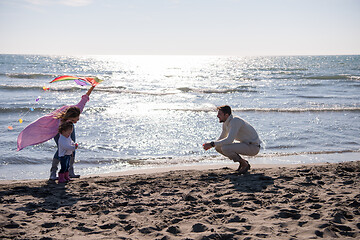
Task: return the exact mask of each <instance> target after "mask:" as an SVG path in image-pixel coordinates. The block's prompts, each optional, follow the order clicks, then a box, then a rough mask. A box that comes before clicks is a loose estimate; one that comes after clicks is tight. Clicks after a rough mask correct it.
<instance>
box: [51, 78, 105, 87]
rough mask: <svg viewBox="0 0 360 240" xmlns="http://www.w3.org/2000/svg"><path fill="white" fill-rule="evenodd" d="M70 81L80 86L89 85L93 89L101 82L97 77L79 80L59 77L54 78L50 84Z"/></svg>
mask: <svg viewBox="0 0 360 240" xmlns="http://www.w3.org/2000/svg"><path fill="white" fill-rule="evenodd" d="M70 80H74V81H75V82H76V83H77V84H78V85H81V86H85V85H89V84H90V85H91V86H94V87H95V86H96V85H98V84H99V83H101V82H102V81H103V80H101V79H99V78H97V77H83V78H79V77H74V76H61V77H57V78H55V79H54V80H52V81H51V82H50V83H53V82H61V81H70Z"/></svg>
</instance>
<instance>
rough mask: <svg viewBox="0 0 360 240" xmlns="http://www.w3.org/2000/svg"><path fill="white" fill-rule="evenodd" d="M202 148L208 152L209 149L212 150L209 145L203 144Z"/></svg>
mask: <svg viewBox="0 0 360 240" xmlns="http://www.w3.org/2000/svg"><path fill="white" fill-rule="evenodd" d="M203 148H204V149H205V151H206V150H209V149H210V148H212V146H211V143H204V144H203Z"/></svg>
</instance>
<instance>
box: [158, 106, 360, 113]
mask: <svg viewBox="0 0 360 240" xmlns="http://www.w3.org/2000/svg"><path fill="white" fill-rule="evenodd" d="M157 110H173V111H185V112H187V111H189V112H214V111H216V107H211V108H202V109H200V108H198V109H190V108H171V109H157ZM232 110H233V112H264V113H268V112H283V113H303V112H360V107H329V108H232Z"/></svg>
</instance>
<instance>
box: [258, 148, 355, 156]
mask: <svg viewBox="0 0 360 240" xmlns="http://www.w3.org/2000/svg"><path fill="white" fill-rule="evenodd" d="M359 152H360V149H358V150H334V151H313V152H311V151H310V152H291V153H264V154H259V155H257V156H256V157H286V156H297V155H320V154H341V153H359Z"/></svg>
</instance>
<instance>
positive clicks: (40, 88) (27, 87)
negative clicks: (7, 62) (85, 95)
mask: <svg viewBox="0 0 360 240" xmlns="http://www.w3.org/2000/svg"><path fill="white" fill-rule="evenodd" d="M43 87H44V86H39V85H0V90H5V91H27V90H31V91H32V90H38V91H41V92H42V91H44V90H43ZM46 87H49V85H48V84H46ZM81 89H83V87H80V86H76V85H75V86H73V87H55V88H54V87H51V86H50V91H59V92H61V91H67V92H73V91H79V90H81Z"/></svg>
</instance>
